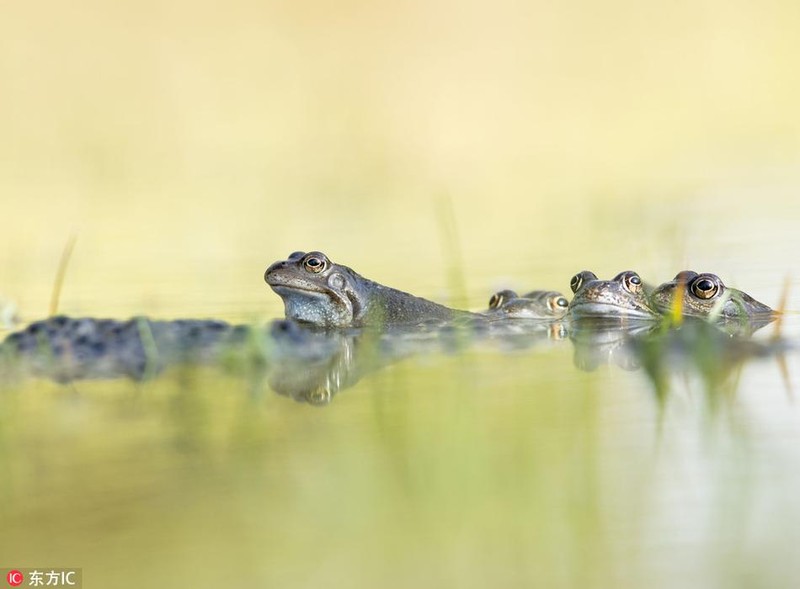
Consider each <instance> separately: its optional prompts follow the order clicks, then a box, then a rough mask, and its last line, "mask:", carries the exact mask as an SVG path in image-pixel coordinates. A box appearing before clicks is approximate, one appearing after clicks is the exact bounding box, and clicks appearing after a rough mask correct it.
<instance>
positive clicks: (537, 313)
mask: <svg viewBox="0 0 800 589" xmlns="http://www.w3.org/2000/svg"><path fill="white" fill-rule="evenodd" d="M567 307H569V301H568V300H567V299H566V298H565V297H564V295H562V294H561V293H560V292H555V291H552V290H534V291H531V292H529V293H527V294H524V295H522V296H519V295H518V294H517V293H515V292H514V291H513V290H501V291H498V292H496V293H495V294H493V295H492V298H491V299H489V310H488V311H486V312H485V314H486V315H488V316H490V317H508V318H511V319H543V320H547V319H549V320H556V319H561V318H562V317H563V316H564V315H565V314H566V313H567Z"/></svg>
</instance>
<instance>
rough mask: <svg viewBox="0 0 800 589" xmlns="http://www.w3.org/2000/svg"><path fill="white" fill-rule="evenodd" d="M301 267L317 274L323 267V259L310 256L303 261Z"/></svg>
mask: <svg viewBox="0 0 800 589" xmlns="http://www.w3.org/2000/svg"><path fill="white" fill-rule="evenodd" d="M303 267H304V268H305V269H306V270H308V271H309V272H313V273H314V274H319V273H320V272H322V271H323V270H324V269H325V260H324V259H322V258H318V257H317V256H310V257H308V258H306V260H305V261H304V262H303Z"/></svg>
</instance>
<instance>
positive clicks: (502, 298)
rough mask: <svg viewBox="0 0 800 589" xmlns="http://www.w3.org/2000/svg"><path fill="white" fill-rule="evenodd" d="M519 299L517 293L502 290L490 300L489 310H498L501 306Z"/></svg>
mask: <svg viewBox="0 0 800 589" xmlns="http://www.w3.org/2000/svg"><path fill="white" fill-rule="evenodd" d="M517 297H518V295H517V293H516V292H514V291H513V290H500V291H497V292H496V293H494V294H493V295H492V298H491V299H489V308H490V309H497V308H499V307H500V306H502V305H504V304H505V303H507V302H508V301H510V300H511V299H516V298H517Z"/></svg>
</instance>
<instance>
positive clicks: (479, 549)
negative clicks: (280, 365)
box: [0, 0, 800, 589]
mask: <svg viewBox="0 0 800 589" xmlns="http://www.w3.org/2000/svg"><path fill="white" fill-rule="evenodd" d="M798 31H800V4H799V3H797V2H794V1H789V0H762V1H761V2H758V3H756V2H740V1H738V0H728V1H725V2H723V1H721V0H701V1H694V2H686V1H685V0H677V1H674V2H670V3H656V2H650V1H647V0H645V1H632V0H607V1H605V2H602V3H601V2H592V1H588V0H574V1H568V2H560V3H559V2H544V1H542V0H534V1H530V2H517V1H512V0H494V1H492V2H477V1H470V0H467V1H461V2H454V1H449V0H429V1H425V2H422V1H419V0H417V1H414V0H412V1H408V2H406V1H400V2H382V1H379V2H363V1H359V0H341V1H339V2H322V1H319V0H292V1H289V0H286V1H280V0H267V1H263V2H254V1H251V0H228V1H227V2H224V3H212V2H207V1H204V0H199V1H193V2H188V1H185V0H158V1H155V0H136V1H134V0H116V1H115V2H101V1H99V0H74V1H73V2H69V3H67V2H56V1H53V0H32V1H28V2H5V3H3V4H2V5H1V6H0V220H1V221H2V224H1V225H0V248H1V249H0V296H3V297H5V298H6V299H7V300H10V301H14V302H15V303H16V305H17V307H18V309H19V314H20V316H21V317H22V319H23V320H25V321H33V320H36V319H40V318H42V317H44V316H46V315H47V313H48V309H49V306H50V300H51V292H52V290H53V284H54V281H55V277H56V272H57V268H58V265H59V259H60V258H61V256H62V253H63V252H64V249H65V247H66V245H67V244H68V243H69V242H70V239H71V238H72V237H73V236H74V237H75V238H76V241H75V247H74V250H73V253H72V257H71V259H70V261H69V264H68V266H67V268H66V275H65V279H64V283H63V289H62V292H61V298H60V306H59V310H60V311H61V312H64V313H68V314H70V315H92V316H111V317H118V318H126V317H129V316H131V315H138V314H146V315H149V316H154V317H168V318H174V317H198V316H210V317H218V318H221V319H225V320H229V321H253V322H257V321H262V320H266V319H269V318H274V317H279V316H282V312H283V309H282V304H281V302H280V299H279V298H278V297H277V296H275V295H274V294H273V293H272V292H271V291H270V290H269V289H268V288H267V287H266V285H265V284H264V283H263V279H262V274H263V271H264V269H265V268H266V266H267V265H268V264H269V263H271V262H273V261H275V260H277V259H282V258H285V257H286V256H287V255H288V254H289V253H290V252H292V251H295V250H299V249H302V250H310V249H321V250H323V251H325V252H326V253H327V254H329V255H330V257H331V258H332V259H333V260H335V261H338V262H342V263H345V264H347V265H350V266H351V267H353V268H354V269H356V270H357V271H359V272H361V273H362V274H364V275H366V276H368V277H369V278H373V279H375V280H378V281H380V282H382V283H385V284H389V285H392V286H396V287H399V288H402V289H404V290H409V291H412V292H414V293H416V294H420V295H424V296H427V297H429V298H433V299H435V300H438V301H443V302H449V303H451V304H454V305H463V306H467V307H470V308H474V309H477V308H481V307H483V306H485V304H486V301H488V298H489V295H490V294H491V293H492V292H493V290H494V289H496V288H499V287H513V288H517V289H521V290H522V289H533V288H559V289H561V290H567V288H568V284H569V278H570V277H571V276H572V275H573V274H574V273H575V272H576V271H579V270H582V269H590V270H593V271H595V272H596V273H597V274H599V275H601V276H603V277H610V276H611V275H613V274H616V273H617V272H619V271H621V270H624V269H636V270H638V271H639V272H640V273H641V274H642V276H643V278H644V279H645V280H646V281H648V282H651V283H659V282H661V281H664V280H667V279H670V278H671V277H672V276H673V275H674V274H675V273H676V272H678V271H679V270H682V269H685V268H692V269H695V270H698V271H714V272H717V273H718V274H720V275H721V276H722V277H723V279H724V280H725V281H726V282H727V283H729V284H732V285H734V286H737V287H740V288H742V289H744V290H746V291H748V292H749V293H751V294H752V295H754V296H755V297H756V298H758V299H759V300H762V301H764V302H765V303H768V304H771V305H776V304H777V303H778V301H779V300H780V296H781V292H782V291H783V288H784V286H783V285H784V282H785V281H786V279H787V277H788V284H789V285H790V287H791V290H790V293H791V296H790V298H789V309H790V310H795V309H797V308H800V299H798V296H800V295H798V294H797V293H798V288H800V284H798V278H797V277H799V276H800V263H799V262H798V260H797V257H796V256H794V255H793V252H796V251H798V248H800V232H799V231H798V227H799V226H800V225H799V224H800V199H798V190H800V109H799V107H798V105H800V67H798V56H800V35H798ZM0 305H2V303H0ZM772 329H773V327H770V328H767V329H765V330H763V331H762V332H761V333H759V334H757V337H759V338H761V341H766V340H767V337H768V336H769V334H771V333H772V331H771V330H772ZM785 329H786V333H788V334H789V336H790V339H791V338H793V339H791V341H796V339H797V337H798V333H800V326H798V324H797V321H796V316H795V315H790V316H789V318H788V319H787V323H786V325H785ZM6 333H8V330H6V331H2V332H0V337H1V336H3V335H5V334H6ZM548 343H549V344H551V345H547V343H545V342H542V345H541V346H538V345H537V346H535V347H534V348H533V349H532V350H518V351H517V352H516V353H514V352H511V351H509V350H508V349H503V348H502V346H496V347H494V348H491V347H490V348H489V349H485V348H479V349H473V350H470V351H465V352H463V353H462V354H459V355H449V354H432V353H431V354H420V355H419V356H418V357H417V358H414V359H407V360H404V361H402V362H399V361H398V362H393V363H392V365H391V366H385V367H382V370H375V371H374V373H371V374H364V375H361V374H357V375H356V376H363V378H361V380H360V381H358V382H357V383H355V385H354V386H352V387H351V388H349V389H348V390H347V391H344V390H343V391H342V392H341V393H340V394H339V395H337V396H336V398H335V399H334V401H333V402H332V403H331V404H330V405H328V406H326V407H323V408H317V407H311V406H309V405H307V404H302V403H295V402H294V401H293V400H291V399H288V398H286V397H281V396H278V395H275V394H273V393H272V391H270V390H269V387H268V386H267V383H265V382H264V381H263V379H261V376H260V375H259V374H255V375H254V374H250V373H248V372H246V371H245V373H244V374H242V373H238V372H236V371H235V370H234V371H226V370H225V369H223V368H221V367H220V366H204V367H197V368H190V367H179V368H175V369H172V370H170V371H167V372H166V373H165V374H164V375H162V376H161V377H160V378H158V379H153V380H151V381H147V382H134V381H131V380H125V379H118V380H113V381H96V382H85V381H79V382H74V383H69V384H59V383H55V382H50V381H49V380H47V379H32V380H29V381H24V382H22V383H14V382H10V383H6V382H5V381H3V382H0V385H2V389H0V567H3V566H15V567H23V566H30V567H46V566H78V567H83V570H84V576H83V578H84V579H85V580H86V581H87V586H93V587H94V586H103V587H143V586H146V585H148V584H153V583H156V584H158V583H161V584H163V585H164V586H172V587H181V586H192V587H220V586H233V585H237V586H252V587H262V586H263V587H267V586H270V587H272V586H280V587H320V586H326V587H348V588H349V587H410V586H423V587H425V586H442V587H447V586H457V587H487V586H493V585H500V586H509V587H511V586H526V587H531V586H542V587H587V588H588V587H598V588H600V587H602V588H607V587H637V588H638V587H664V588H669V589H672V588H673V587H678V586H680V587H703V588H707V587H725V588H729V587H754V586H758V587H788V586H792V581H793V580H795V579H797V578H798V573H800V570H798V563H797V558H796V552H797V545H798V542H800V508H798V503H797V497H798V496H799V495H800V476H799V475H798V473H800V455H799V454H798V452H797V448H798V447H800V426H799V425H798V424H800V405H798V404H797V402H796V399H795V396H794V392H793V387H792V382H793V381H796V379H797V376H796V375H797V374H798V371H799V370H800V362H798V356H797V354H792V353H790V354H789V359H788V368H787V364H786V363H784V364H783V365H780V364H779V363H777V362H774V361H772V360H766V361H764V362H762V363H755V362H754V363H752V364H748V365H747V367H746V368H742V367H741V366H740V365H737V364H733V365H728V364H725V363H723V362H719V364H720V365H719V366H718V365H717V364H715V363H714V358H713V357H712V364H714V365H713V368H714V370H715V371H716V370H717V369H719V374H717V373H716V372H715V375H716V376H717V378H718V379H719V380H720V381H724V382H723V383H722V384H723V385H724V386H718V387H717V386H716V385H718V384H720V383H718V382H715V383H713V384H714V385H715V386H713V387H712V386H709V384H708V382H704V381H703V379H702V378H701V377H698V375H697V373H696V372H692V371H691V370H687V371H682V370H681V369H680V368H676V369H675V373H674V374H671V383H672V386H673V388H672V389H671V392H670V395H668V396H667V397H658V398H657V396H656V395H654V394H653V387H652V386H651V383H650V382H648V381H647V379H646V377H645V376H644V375H643V371H639V372H630V373H628V372H625V371H623V370H621V369H620V368H619V367H617V366H605V365H602V366H596V367H595V371H594V372H591V373H586V372H583V371H582V370H578V369H577V368H576V367H575V364H580V362H578V361H577V360H578V359H577V352H576V349H575V350H574V349H573V346H572V343H571V342H570V341H568V340H564V341H560V342H548ZM612 343H613V342H612ZM698 355H700V356H702V354H698ZM598 363H599V364H601V362H598ZM612 364H613V358H612ZM723 364H724V365H723ZM579 367H580V366H579ZM353 380H354V381H355V380H357V379H356V378H354V379H353Z"/></svg>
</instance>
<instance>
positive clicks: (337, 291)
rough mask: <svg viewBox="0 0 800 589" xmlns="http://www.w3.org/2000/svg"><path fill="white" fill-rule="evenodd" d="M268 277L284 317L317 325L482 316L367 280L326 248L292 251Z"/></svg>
mask: <svg viewBox="0 0 800 589" xmlns="http://www.w3.org/2000/svg"><path fill="white" fill-rule="evenodd" d="M264 280H265V281H266V283H267V284H268V285H269V286H270V287H271V288H272V290H274V291H275V292H276V293H277V294H278V295H279V296H280V297H281V298H282V299H283V303H284V306H285V308H286V318H287V319H294V320H296V321H301V322H304V323H309V324H312V325H316V326H319V327H337V328H340V327H364V326H391V325H410V324H418V323H426V322H431V321H442V322H447V321H452V320H455V319H459V318H470V317H479V316H478V315H475V314H473V313H469V312H467V311H459V310H456V309H451V308H449V307H445V306H444V305H440V304H438V303H434V302H433V301H429V300H427V299H423V298H420V297H416V296H414V295H411V294H409V293H407V292H403V291H400V290H397V289H394V288H391V287H388V286H383V285H382V284H378V283H377V282H374V281H372V280H368V279H367V278H364V277H363V276H361V275H360V274H358V273H357V272H355V271H354V270H352V269H350V268H348V267H347V266H342V265H339V264H335V263H333V262H332V261H331V260H330V259H329V258H328V257H327V256H326V255H325V254H323V253H322V252H309V253H305V252H294V253H293V254H291V255H290V256H289V258H288V259H286V260H282V261H279V262H275V263H274V264H272V265H271V266H270V267H269V268H267V270H266V272H265V273H264Z"/></svg>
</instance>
